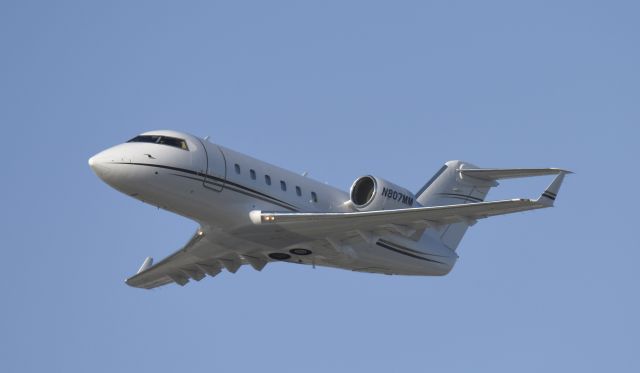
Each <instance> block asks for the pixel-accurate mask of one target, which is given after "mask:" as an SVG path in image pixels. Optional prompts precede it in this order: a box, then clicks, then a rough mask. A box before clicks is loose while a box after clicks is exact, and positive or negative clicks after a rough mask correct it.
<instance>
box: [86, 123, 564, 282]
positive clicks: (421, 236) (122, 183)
mask: <svg viewBox="0 0 640 373" xmlns="http://www.w3.org/2000/svg"><path fill="white" fill-rule="evenodd" d="M89 166H90V167H91V169H92V170H93V171H94V172H95V173H96V175H97V176H98V177H99V178H100V179H102V180H103V181H104V182H105V183H106V184H108V185H109V186H111V187H113V188H114V189H116V190H118V191H120V192H122V193H124V194H127V195H129V196H131V197H133V198H136V199H138V200H140V201H143V202H145V203H148V204H150V205H153V206H157V207H158V208H162V209H165V210H168V211H171V212H173V213H176V214H179V215H182V216H184V217H187V218H189V219H192V220H194V221H196V222H197V223H198V224H199V228H198V229H197V230H196V232H195V234H194V235H193V236H192V237H191V239H190V240H189V241H188V242H187V243H186V245H184V247H182V248H180V249H179V250H178V251H176V252H175V253H173V254H171V255H170V256H168V257H167V258H165V259H163V260H161V261H159V262H158V263H156V264H154V263H153V259H152V258H151V257H148V258H146V259H145V260H144V261H143V263H142V266H141V267H140V269H139V270H138V271H137V273H136V274H135V275H133V276H131V277H130V278H128V279H126V280H125V282H126V284H128V285H130V286H132V287H137V288H144V289H152V288H156V287H159V286H162V285H166V284H170V283H176V284H178V285H180V286H184V285H185V284H187V283H188V282H189V281H190V280H195V281H200V280H202V279H203V278H205V277H206V276H207V275H208V276H211V277H213V276H216V275H217V274H219V273H220V272H221V271H222V270H227V271H228V272H230V273H235V272H236V271H237V270H238V269H239V268H240V267H241V266H242V265H250V266H251V267H253V268H254V269H256V270H258V271H261V270H262V269H263V268H264V267H265V266H266V265H267V264H268V263H271V262H288V263H297V264H304V265H310V266H312V267H314V268H315V266H325V267H334V268H341V269H346V270H351V271H356V272H367V273H379V274H387V275H415V276H443V275H446V274H448V273H449V272H450V271H451V270H452V268H453V266H454V264H455V263H456V260H457V259H458V255H457V254H456V249H457V248H458V245H459V244H460V241H461V240H462V237H463V236H464V234H465V232H466V231H467V228H469V227H470V226H472V225H474V224H475V223H476V222H477V221H478V220H479V219H483V218H488V217H491V216H496V215H502V214H510V213H515V212H520V211H527V210H534V209H541V208H547V207H552V206H553V204H554V201H555V199H556V196H557V194H558V191H559V189H560V185H561V184H562V182H563V179H564V176H565V175H566V174H570V173H571V172H570V171H567V170H563V169H558V168H529V169H496V168H492V169H483V168H478V167H476V166H474V165H473V164H471V163H468V162H464V161H459V160H454V161H448V162H446V163H445V164H444V165H443V166H442V168H440V170H438V172H436V174H435V175H433V177H432V178H431V179H429V181H427V182H426V184H425V185H424V186H423V187H422V188H421V189H420V190H418V191H417V192H416V193H415V194H414V193H412V192H411V191H409V190H407V189H405V188H403V187H401V186H398V185H396V184H393V183H391V182H389V181H387V180H385V179H382V178H380V177H378V176H373V175H365V176H361V177H358V178H357V179H356V180H355V181H354V182H353V184H352V186H351V189H350V190H349V192H345V191H342V190H340V189H337V188H334V187H332V186H329V185H327V184H325V183H321V182H318V181H316V180H313V179H312V178H310V177H307V176H306V173H305V174H302V175H301V174H298V173H295V172H291V171H287V170H285V169H283V168H280V167H277V166H274V165H271V164H269V163H266V162H263V161H261V160H258V159H256V158H252V157H250V156H248V155H245V154H242V153H239V152H236V151H234V150H231V149H228V148H226V147H223V146H221V145H217V144H214V143H212V142H210V141H209V140H208V137H207V138H204V139H203V138H199V137H197V136H193V135H190V134H187V133H183V132H177V131H169V130H161V131H150V132H145V133H142V134H140V135H138V136H135V137H134V138H132V139H131V140H129V141H127V142H125V143H123V144H119V145H116V146H114V147H111V148H109V149H107V150H104V151H102V152H100V153H98V154H96V155H94V156H93V157H91V158H90V159H89ZM542 175H556V176H555V178H554V180H553V181H552V182H551V184H550V185H549V186H548V188H547V189H546V190H545V191H544V192H543V193H542V194H541V195H540V196H539V198H537V199H535V200H534V199H525V198H520V199H510V200H501V201H491V202H485V197H486V196H487V193H488V192H489V189H491V188H493V187H496V186H498V180H502V179H510V178H521V177H530V176H542Z"/></svg>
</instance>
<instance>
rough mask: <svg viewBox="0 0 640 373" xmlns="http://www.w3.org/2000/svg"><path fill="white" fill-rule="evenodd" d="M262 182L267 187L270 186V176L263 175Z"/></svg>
mask: <svg viewBox="0 0 640 373" xmlns="http://www.w3.org/2000/svg"><path fill="white" fill-rule="evenodd" d="M264 182H265V183H267V185H271V176H269V175H264Z"/></svg>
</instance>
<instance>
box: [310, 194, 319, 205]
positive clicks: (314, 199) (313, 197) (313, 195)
mask: <svg viewBox="0 0 640 373" xmlns="http://www.w3.org/2000/svg"><path fill="white" fill-rule="evenodd" d="M311 202H313V203H316V202H318V195H317V194H316V192H311Z"/></svg>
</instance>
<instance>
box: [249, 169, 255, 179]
mask: <svg viewBox="0 0 640 373" xmlns="http://www.w3.org/2000/svg"><path fill="white" fill-rule="evenodd" d="M249 175H251V180H255V179H256V170H249Z"/></svg>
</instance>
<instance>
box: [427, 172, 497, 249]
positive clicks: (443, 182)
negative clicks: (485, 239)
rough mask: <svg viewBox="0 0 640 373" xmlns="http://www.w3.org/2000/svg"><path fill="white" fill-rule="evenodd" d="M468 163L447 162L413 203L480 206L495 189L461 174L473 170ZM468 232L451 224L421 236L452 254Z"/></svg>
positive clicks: (464, 226) (489, 183)
mask: <svg viewBox="0 0 640 373" xmlns="http://www.w3.org/2000/svg"><path fill="white" fill-rule="evenodd" d="M477 168H478V167H476V166H474V165H473V164H471V163H468V162H463V161H449V162H447V163H445V165H444V166H442V168H441V169H440V170H439V171H438V172H437V173H436V174H435V175H434V176H433V177H432V178H431V180H429V181H428V182H427V183H426V184H425V185H424V186H423V187H422V189H420V191H419V192H418V193H416V201H417V202H418V203H420V204H421V205H422V206H447V205H459V204H465V203H477V202H483V201H484V199H485V197H486V196H487V193H488V192H489V189H490V188H491V187H493V186H497V185H498V183H497V182H496V181H495V180H487V179H479V178H476V177H471V176H466V175H464V174H463V173H461V172H460V171H461V170H465V169H477ZM467 228H469V224H467V223H455V224H449V225H446V226H442V227H439V228H438V229H428V230H427V231H426V232H425V233H426V234H429V235H431V236H432V237H434V238H437V239H439V240H441V241H442V242H443V243H444V244H445V245H446V246H447V247H449V248H450V249H451V250H455V249H456V248H457V247H458V245H459V244H460V240H462V237H463V236H464V234H465V233H466V231H467Z"/></svg>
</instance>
